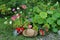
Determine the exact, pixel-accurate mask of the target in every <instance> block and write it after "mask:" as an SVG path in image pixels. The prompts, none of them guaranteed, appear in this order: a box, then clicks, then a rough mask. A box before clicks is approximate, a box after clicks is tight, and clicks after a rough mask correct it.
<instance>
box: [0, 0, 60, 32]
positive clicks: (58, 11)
mask: <svg viewBox="0 0 60 40" xmlns="http://www.w3.org/2000/svg"><path fill="white" fill-rule="evenodd" d="M46 1H47V3H46ZM6 2H7V3H6ZM53 2H54V3H53ZM21 5H25V6H26V9H23V8H22V7H21ZM17 7H19V8H20V9H17ZM12 8H15V9H16V11H14V12H12ZM0 10H1V11H0V12H1V14H3V15H6V14H10V13H12V14H17V13H18V14H20V16H21V17H20V18H19V19H16V20H15V21H13V26H14V27H20V26H23V27H24V28H28V24H29V23H34V24H35V25H34V26H33V29H35V30H38V25H41V26H42V29H43V27H48V28H49V29H50V27H51V28H52V29H51V30H52V31H53V32H57V29H58V26H60V6H59V2H57V1H54V0H53V1H52V0H43V1H42V0H9V1H8V0H6V1H5V0H4V1H3V2H2V0H0ZM29 19H30V20H31V21H30V20H29ZM43 24H44V25H43ZM32 25H33V24H32Z"/></svg>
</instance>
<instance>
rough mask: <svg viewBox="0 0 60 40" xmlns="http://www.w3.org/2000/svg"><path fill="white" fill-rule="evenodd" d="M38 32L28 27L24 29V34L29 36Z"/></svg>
mask: <svg viewBox="0 0 60 40" xmlns="http://www.w3.org/2000/svg"><path fill="white" fill-rule="evenodd" d="M37 34H38V32H37V31H35V30H33V29H26V30H24V31H23V35H24V36H27V37H33V36H37Z"/></svg>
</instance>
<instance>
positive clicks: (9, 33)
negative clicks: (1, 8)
mask: <svg viewBox="0 0 60 40" xmlns="http://www.w3.org/2000/svg"><path fill="white" fill-rule="evenodd" d="M4 21H5V19H3V18H0V40H37V37H33V38H28V37H24V36H23V35H19V36H17V37H15V36H13V29H12V26H11V25H5V24H4Z"/></svg>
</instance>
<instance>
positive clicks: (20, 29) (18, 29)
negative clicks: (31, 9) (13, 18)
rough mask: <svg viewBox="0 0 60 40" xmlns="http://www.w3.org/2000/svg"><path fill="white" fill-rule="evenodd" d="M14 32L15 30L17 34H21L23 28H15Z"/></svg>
mask: <svg viewBox="0 0 60 40" xmlns="http://www.w3.org/2000/svg"><path fill="white" fill-rule="evenodd" d="M16 30H17V32H18V33H22V32H23V31H24V28H23V27H21V28H16Z"/></svg>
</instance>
